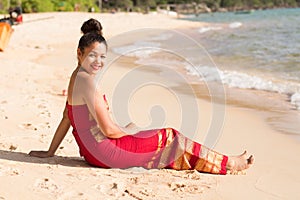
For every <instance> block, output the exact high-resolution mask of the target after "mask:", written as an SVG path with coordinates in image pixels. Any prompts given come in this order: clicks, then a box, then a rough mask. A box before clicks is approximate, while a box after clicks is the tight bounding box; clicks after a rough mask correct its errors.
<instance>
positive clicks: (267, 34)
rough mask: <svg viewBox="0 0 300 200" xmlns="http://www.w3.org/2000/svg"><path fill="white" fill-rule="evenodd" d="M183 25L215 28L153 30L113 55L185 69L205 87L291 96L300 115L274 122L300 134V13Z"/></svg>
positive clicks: (229, 15)
mask: <svg viewBox="0 0 300 200" xmlns="http://www.w3.org/2000/svg"><path fill="white" fill-rule="evenodd" d="M178 20H189V21H201V22H209V23H208V24H207V25H204V26H201V27H199V28H193V29H189V30H180V33H179V32H174V31H161V32H160V33H159V34H155V32H156V31H153V34H150V36H148V37H142V38H143V39H137V40H133V41H132V42H128V43H127V44H122V45H121V46H114V48H113V51H114V52H115V53H117V54H123V55H127V56H134V57H136V58H137V59H138V60H137V63H139V64H147V63H157V62H159V63H164V64H165V65H169V66H170V67H181V68H182V69H184V73H186V75H188V76H195V77H197V78H198V80H199V82H200V81H203V80H205V81H219V82H221V83H222V84H224V85H226V86H227V87H229V88H238V89H242V90H245V91H246V90H249V89H250V90H256V91H264V92H265V91H267V92H270V93H275V94H279V95H280V94H282V95H286V96H287V97H288V99H287V101H288V102H283V103H288V104H289V105H290V107H289V108H290V109H291V110H294V111H297V112H296V115H295V114H294V115H290V114H286V113H284V114H283V115H281V116H278V117H274V119H275V118H276V119H281V121H280V122H278V121H276V122H274V120H269V122H270V124H273V125H274V126H276V128H277V129H279V130H282V131H284V132H289V133H293V134H300V127H298V123H299V121H300V116H299V113H300V23H299V22H300V9H299V8H293V9H274V10H257V11H254V12H252V13H250V14H235V13H233V12H226V13H209V14H200V15H199V16H187V17H186V18H184V19H178ZM142 32H144V31H142ZM149 32H151V30H149ZM182 32H183V33H184V34H182ZM134 49H135V50H134ZM136 49H138V50H137V51H136ZM166 52H168V53H170V52H172V53H171V54H172V55H173V57H172V56H170V55H167V54H168V53H166ZM174 55H175V56H174ZM174 58H176V59H174ZM216 69H217V70H216ZM216 72H217V73H216ZM216 74H217V75H216ZM282 105H283V104H282ZM291 124H293V125H291ZM290 127H292V128H290Z"/></svg>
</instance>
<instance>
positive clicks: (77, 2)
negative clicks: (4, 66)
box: [0, 0, 300, 13]
mask: <svg viewBox="0 0 300 200" xmlns="http://www.w3.org/2000/svg"><path fill="white" fill-rule="evenodd" d="M21 2H22V8H23V11H24V12H51V11H74V10H75V7H77V10H79V11H89V10H90V9H91V8H92V7H93V8H94V9H95V11H99V5H98V3H99V0H0V13H7V11H8V8H9V7H10V6H11V7H15V6H17V5H20V3H21ZM193 2H195V3H205V4H206V5H207V6H208V7H210V8H220V7H222V8H231V9H232V8H246V9H249V8H261V7H262V8H272V7H291V6H293V7H295V6H300V0H107V1H105V0H102V7H103V8H104V9H105V10H108V11H109V10H111V9H112V8H121V9H126V8H132V9H133V10H136V11H138V10H143V9H144V8H145V7H151V8H155V6H156V5H162V4H174V3H176V4H182V3H193Z"/></svg>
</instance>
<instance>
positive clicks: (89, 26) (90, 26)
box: [78, 18, 107, 53]
mask: <svg viewBox="0 0 300 200" xmlns="http://www.w3.org/2000/svg"><path fill="white" fill-rule="evenodd" d="M81 31H82V33H83V34H84V35H83V36H81V38H80V40H79V44H78V48H79V49H80V51H81V52H82V53H83V52H84V49H85V48H86V47H89V46H90V45H91V44H93V43H95V42H99V43H104V44H105V46H106V48H107V43H106V40H105V38H104V37H103V36H102V26H101V23H100V22H99V21H98V20H96V19H93V18H91V19H89V20H87V21H85V22H84V23H83V24H82V26H81Z"/></svg>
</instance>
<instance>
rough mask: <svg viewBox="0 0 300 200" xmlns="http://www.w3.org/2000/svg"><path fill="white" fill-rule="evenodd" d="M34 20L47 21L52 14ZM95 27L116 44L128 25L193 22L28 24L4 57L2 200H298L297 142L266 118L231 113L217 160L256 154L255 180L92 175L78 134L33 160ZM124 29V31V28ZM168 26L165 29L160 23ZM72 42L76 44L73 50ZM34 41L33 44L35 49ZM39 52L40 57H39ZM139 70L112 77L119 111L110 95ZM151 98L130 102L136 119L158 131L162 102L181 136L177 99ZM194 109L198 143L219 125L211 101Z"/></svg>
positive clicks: (179, 174)
mask: <svg viewBox="0 0 300 200" xmlns="http://www.w3.org/2000/svg"><path fill="white" fill-rule="evenodd" d="M36 16H37V17H39V16H41V17H44V16H46V14H44V15H43V14H42V15H39V14H37V15H36ZM89 17H97V18H100V20H101V21H102V19H103V26H104V33H107V32H109V31H110V32H109V35H110V36H114V35H118V34H121V33H123V31H130V29H131V28H133V27H131V26H129V24H132V23H134V24H135V25H136V29H138V28H142V27H144V26H145V24H148V23H149V24H150V25H152V26H154V27H157V28H163V27H166V28H171V27H172V28H174V29H176V28H178V27H180V28H182V27H184V25H185V22H184V23H183V22H178V23H177V22H176V21H173V19H171V20H170V18H168V17H166V16H158V17H153V16H151V15H141V16H139V17H138V18H137V17H136V16H130V15H125V14H122V15H118V14H117V15H101V14H90V13H75V14H74V13H58V15H57V17H55V18H54V19H51V20H49V21H47V22H48V23H47V24H44V23H41V21H39V22H37V23H38V24H35V25H34V24H33V23H32V24H31V25H30V26H29V24H28V25H26V24H24V26H23V25H21V26H20V27H17V28H16V30H15V32H14V35H13V37H12V39H11V41H10V43H9V46H8V48H7V49H6V51H5V52H3V53H0V59H1V63H4V64H5V67H4V68H3V71H2V75H3V79H1V84H0V85H1V89H2V91H4V92H3V93H2V94H1V95H0V97H1V101H0V113H1V119H0V123H1V127H2V129H1V131H0V137H1V142H0V178H1V179H2V180H3V182H5V183H6V184H5V185H4V186H3V187H2V188H1V189H0V198H4V199H19V198H22V197H23V198H24V197H25V199H35V198H39V199H49V198H55V197H57V198H61V199H70V198H74V199H97V198H98V197H99V196H100V197H101V198H102V197H103V198H110V199H134V198H141V199H169V198H170V197H172V198H174V199H182V198H185V199H195V198H205V199H254V198H259V199H293V198H294V199H296V198H299V197H300V196H299V194H298V192H297V191H298V188H297V187H298V185H299V183H300V176H299V175H298V174H297V173H296V171H295V170H294V167H293V166H298V165H299V164H300V159H299V158H298V157H297V156H296V157H295V152H298V151H299V150H300V147H299V143H298V141H295V140H293V139H291V138H290V137H288V136H286V135H282V134H278V131H275V130H273V129H271V128H270V127H269V126H268V125H267V124H266V123H265V122H264V117H263V114H264V112H262V111H260V110H253V109H249V108H244V107H237V106H232V105H226V106H225V111H226V113H225V118H224V121H223V124H222V134H221V135H219V137H218V138H217V144H216V146H215V150H217V151H220V152H222V153H224V154H227V155H234V154H239V153H241V152H242V151H243V150H244V149H247V150H248V151H249V152H250V153H251V154H252V153H253V154H254V156H255V165H254V166H253V167H252V168H251V169H249V170H248V171H247V175H240V176H231V175H226V176H214V175H209V174H202V173H198V172H196V171H175V170H143V169H135V168H133V169H126V170H122V169H101V168H94V167H90V166H88V165H87V164H86V163H85V162H84V161H83V159H82V158H79V153H78V147H77V145H76V143H75V140H74V138H73V136H72V134H71V130H70V131H69V133H68V135H67V136H66V138H65V140H64V141H63V143H62V144H61V146H60V148H59V149H58V151H57V154H56V156H55V157H53V158H48V159H38V158H33V157H29V156H28V155H27V153H28V152H29V151H30V150H32V149H41V150H43V149H47V148H48V145H49V143H50V141H51V139H52V137H53V134H54V131H55V129H56V127H57V124H58V123H59V120H60V118H61V116H62V110H63V107H64V105H65V97H63V96H61V91H62V89H65V87H66V86H67V83H68V80H69V76H70V74H71V72H72V70H73V69H74V68H75V66H76V51H75V49H74V47H76V46H75V45H77V39H78V38H79V37H80V33H79V31H78V30H79V27H80V24H81V22H82V21H84V20H85V19H87V18H89ZM121 19H122V20H123V21H122V22H123V23H122V24H120V21H119V20H121ZM160 19H162V20H161V21H157V20H160ZM164 23H165V24H164ZM172 23H173V24H172ZM174 23H175V24H174ZM192 23H193V22H192ZM66 24H69V26H70V25H71V24H72V28H70V29H68V28H63V29H61V31H60V32H57V31H56V30H55V27H57V26H61V25H66ZM200 24H201V23H195V24H193V25H192V24H190V23H188V24H187V27H197V26H200ZM22 26H23V27H22ZM49 27H54V28H53V29H49ZM33 30H34V31H33ZM131 30H133V29H131ZM42 34H44V35H42ZM65 35H68V36H70V37H68V38H67V39H66V40H65V38H66V37H64V36H65ZM105 35H106V34H105ZM33 37H34V38H33ZM28 38H29V39H28ZM27 39H28V40H27ZM33 39H35V42H32V40H33ZM58 43H60V44H59V45H58ZM74 43H75V44H74ZM36 45H38V46H39V48H34V47H35V46H36ZM16 58H20V60H21V61H19V62H17V61H16ZM2 60H3V61H2ZM132 62H134V59H132V58H129V59H127V58H122V59H120V60H119V62H116V63H114V65H112V67H111V68H110V71H108V72H109V73H108V76H107V77H106V78H107V79H109V82H108V84H107V85H106V86H105V89H106V91H107V94H108V97H109V101H111V102H110V103H111V104H114V103H116V102H112V101H113V99H111V98H112V92H113V91H112V90H110V88H115V87H116V84H118V82H119V81H120V80H121V79H122V78H124V74H126V73H128V71H130V70H132V68H133V67H134V66H133V65H134V64H132ZM128 65H129V66H128ZM151 71H152V72H151ZM159 71H160V70H159V69H152V70H149V71H147V70H144V71H142V72H139V71H138V72H137V75H138V77H139V76H140V77H143V76H146V77H148V76H150V75H151V74H152V75H153V74H154V75H156V72H157V73H158V72H159ZM155 77H156V78H157V79H158V80H159V81H161V80H164V79H168V78H170V77H168V76H167V77H165V76H162V77H161V76H157V75H156V76H155ZM172 81H174V80H172ZM175 81H176V80H175ZM171 86H173V85H172V84H171ZM174 87H175V90H176V88H177V89H178V87H179V89H180V88H182V87H181V86H180V84H177V85H175V86H174ZM144 89H145V90H141V91H140V92H139V93H137V94H136V97H135V98H134V99H131V101H129V102H128V107H129V109H130V113H131V115H132V117H133V118H132V119H133V120H134V121H135V122H137V124H139V125H141V126H147V125H148V124H151V120H150V119H151V112H150V111H151V109H148V108H152V107H153V105H156V103H157V102H161V103H162V104H161V105H162V106H164V107H165V113H166V114H167V115H166V118H168V120H167V121H165V122H163V125H166V126H173V127H175V128H178V129H180V127H178V126H179V125H180V123H181V120H182V119H180V118H177V117H176V116H181V110H180V109H178V101H177V99H176V98H174V96H172V95H173V94H171V93H164V92H163V91H165V90H164V89H163V88H157V87H145V88H144ZM167 91H168V90H167ZM197 91H198V90H197ZM179 92H180V90H179ZM182 92H185V91H182ZM204 94H205V93H204ZM204 94H203V93H201V95H204ZM232 95H233V96H235V95H236V94H235V93H233V94H232ZM149 97H151V98H149ZM154 97H155V98H154ZM263 97H264V96H263ZM263 97H262V98H263ZM119 100H120V101H122V99H119ZM196 100H197V105H198V106H199V107H198V109H199V113H200V115H201V116H199V119H198V121H199V127H197V130H198V132H199V133H206V132H207V130H208V129H209V127H210V125H211V123H210V120H211V116H212V112H213V110H212V106H211V104H209V102H207V101H206V100H203V99H199V98H196ZM154 114H156V113H154ZM154 116H156V115H154ZM158 116H160V111H159V112H158ZM5 117H7V118H5ZM125 122H126V121H124V123H125ZM178 124H179V125H178ZM121 125H123V124H121ZM153 125H156V124H153ZM159 125H160V124H159ZM192 137H193V139H195V140H197V141H200V142H202V141H204V139H205V137H206V135H205V134H203V135H201V134H198V135H192ZM16 185H17V186H18V187H17V189H16V187H15V186H16ZM16 191H17V192H16Z"/></svg>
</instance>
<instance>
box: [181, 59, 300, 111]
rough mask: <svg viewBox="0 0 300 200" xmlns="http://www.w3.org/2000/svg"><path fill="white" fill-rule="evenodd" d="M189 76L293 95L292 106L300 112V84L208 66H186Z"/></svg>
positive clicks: (244, 87) (239, 86) (234, 85)
mask: <svg viewBox="0 0 300 200" xmlns="http://www.w3.org/2000/svg"><path fill="white" fill-rule="evenodd" d="M185 69H186V70H187V72H188V74H189V75H193V76H198V77H199V79H200V80H201V81H221V83H222V84H226V85H228V86H229V87H234V88H240V89H255V90H264V91H270V92H277V93H281V94H288V95H290V94H292V95H291V104H292V105H294V106H295V108H296V109H297V110H300V83H295V82H289V81H282V80H269V79H266V78H263V77H259V76H254V75H249V74H246V73H242V72H237V71H227V70H225V71H222V70H219V69H217V68H213V67H208V66H196V67H191V66H188V65H187V66H185Z"/></svg>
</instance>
